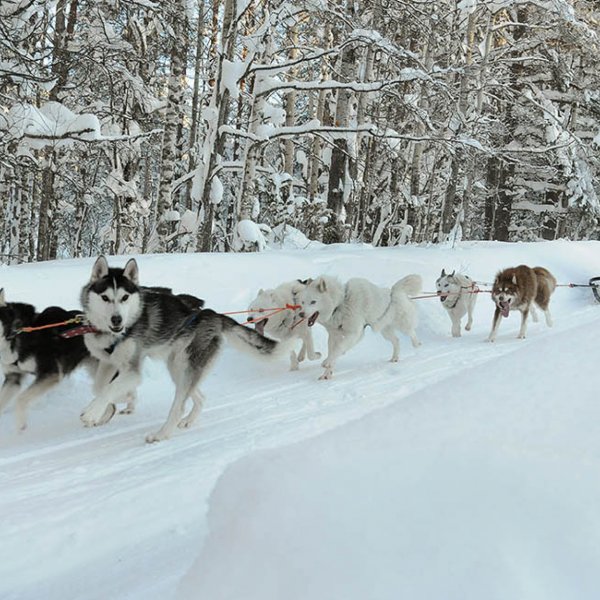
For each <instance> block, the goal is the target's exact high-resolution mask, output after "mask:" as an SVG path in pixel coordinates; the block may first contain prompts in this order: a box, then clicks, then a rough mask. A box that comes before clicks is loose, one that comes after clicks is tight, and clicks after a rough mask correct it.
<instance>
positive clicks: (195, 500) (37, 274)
mask: <svg viewBox="0 0 600 600" xmlns="http://www.w3.org/2000/svg"><path fill="white" fill-rule="evenodd" d="M598 250H600V244H598V243H594V242H586V243H567V242H556V243H545V244H497V243H496V244H494V243H482V244H474V243H466V244H463V245H461V246H459V247H458V248H457V249H455V250H450V249H448V248H444V247H433V248H416V247H403V248H394V249H381V250H375V249H372V248H369V247H360V246H337V247H333V248H332V247H327V248H324V249H321V250H317V251H305V252H268V253H264V254H260V255H183V256H151V257H140V274H141V280H142V283H144V284H153V285H166V286H171V287H173V289H174V290H175V291H177V292H182V291H186V292H190V293H195V294H197V295H199V296H200V297H204V298H205V299H206V301H207V306H210V307H212V308H216V309H218V310H221V311H226V310H240V309H243V308H245V307H246V306H247V304H248V302H249V301H250V299H251V298H253V297H254V295H255V294H256V291H257V290H258V288H260V287H271V286H275V285H277V284H279V283H281V282H283V281H286V280H289V279H290V278H292V277H294V276H297V277H302V278H304V277H307V276H315V275H318V274H319V273H327V274H335V275H338V276H340V278H341V279H347V278H349V277H353V276H367V277H368V278H369V279H371V280H372V281H374V282H375V283H377V284H379V285H391V284H392V283H394V282H395V281H396V280H397V279H399V278H401V277H402V276H404V275H406V274H408V273H411V272H416V273H419V274H421V275H422V276H423V279H424V281H425V289H426V290H431V289H433V288H434V282H435V278H436V277H437V276H438V275H439V271H440V270H441V268H442V267H445V268H446V269H447V270H448V269H452V268H461V267H462V268H464V270H465V271H466V272H467V273H468V274H470V275H472V276H473V277H475V278H476V279H477V278H479V279H480V280H481V279H483V280H488V281H489V280H491V279H493V276H494V273H495V271H496V270H497V269H499V268H502V267H506V266H514V265H516V264H519V263H528V264H531V265H533V264H542V265H543V266H546V267H548V268H549V269H550V270H551V271H553V273H554V274H555V275H556V277H557V278H558V279H559V281H560V282H570V281H575V282H585V281H587V279H589V277H591V276H593V275H595V274H598V273H600V260H599V259H598V258H597V257H598V256H600V253H599V252H598ZM92 262H93V261H92V260H81V261H62V262H56V263H48V264H40V265H23V266H21V267H17V268H5V269H2V275H3V278H2V285H3V286H4V287H5V289H6V291H7V299H8V300H9V301H10V300H20V301H29V302H32V303H35V304H36V305H38V306H39V307H41V306H45V305H48V304H52V303H56V304H61V305H63V306H65V307H68V308H70V307H74V306H77V297H78V293H79V289H80V287H81V286H82V285H83V284H84V283H85V282H86V281H87V279H88V277H89V272H90V270H91V264H92ZM111 262H112V264H124V262H125V260H124V259H123V258H121V259H114V260H113V261H111ZM551 308H552V312H553V315H554V318H555V322H556V326H555V328H553V329H547V328H546V327H545V325H543V324H541V323H538V324H532V325H530V328H529V339H527V340H524V341H517V340H516V339H515V336H516V333H517V331H518V326H519V317H518V316H516V315H515V316H511V317H510V318H509V319H508V320H505V321H504V322H503V323H502V325H501V328H500V331H499V336H498V341H497V342H496V344H488V343H485V342H484V340H485V338H486V337H487V334H488V333H489V328H490V325H491V316H492V312H493V307H492V303H491V302H490V299H489V297H487V296H486V295H482V297H480V298H479V299H478V304H477V308H476V312H475V324H474V329H473V331H472V332H471V333H469V334H466V335H465V336H464V337H462V338H460V339H452V338H451V337H450V336H449V331H450V320H449V318H448V317H447V315H446V314H445V311H444V310H443V309H442V307H441V306H440V304H439V302H438V301H437V300H436V299H432V300H424V301H421V304H419V312H420V317H421V324H420V326H419V328H418V334H419V337H420V338H421V340H422V341H423V346H422V347H421V348H419V349H417V350H414V349H413V348H412V347H411V346H410V343H409V341H408V340H407V339H406V338H402V339H401V360H400V362H399V363H398V364H391V363H388V362H387V360H388V359H389V356H390V354H391V348H390V346H389V344H388V343H387V342H385V341H384V340H383V339H382V338H380V337H379V336H376V335H375V334H372V333H371V332H370V331H367V334H366V335H365V338H364V340H363V341H362V342H361V343H360V344H359V345H358V346H357V347H356V348H354V349H353V350H351V351H350V352H349V353H348V354H347V355H346V356H344V357H342V358H341V359H340V360H339V363H338V369H337V370H336V374H335V378H334V379H333V380H332V381H331V382H319V381H317V377H318V376H319V375H320V373H321V371H322V369H321V367H320V366H319V363H318V362H314V363H303V365H302V367H301V370H300V371H299V372H297V373H290V372H288V370H287V369H288V361H287V359H286V358H283V359H282V360H281V361H280V362H277V363H261V362H257V361H254V360H251V359H249V358H247V357H245V356H242V355H240V354H239V353H237V352H235V351H233V350H231V349H226V350H225V351H224V352H223V354H222V356H221V357H220V358H219V360H218V361H217V365H216V367H215V368H214V370H213V371H212V373H211V374H210V375H209V377H208V378H207V380H206V382H205V384H204V385H203V391H204V392H205V394H206V397H207V400H206V404H205V409H204V411H203V412H202V414H201V415H200V418H199V420H198V425H197V426H195V427H194V428H193V429H191V430H189V431H184V432H178V433H176V435H175V436H174V438H173V439H172V440H170V441H167V442H163V443H161V444H158V445H155V446H148V445H145V444H144V441H143V440H144V435H145V434H146V433H148V432H150V431H153V430H155V429H156V428H157V427H158V426H159V425H160V424H161V423H162V422H163V421H164V419H165V418H166V414H167V411H168V408H169V406H170V403H171V399H172V394H173V390H172V386H171V384H170V381H169V377H168V375H167V373H166V369H165V368H164V366H162V365H161V364H160V363H157V362H152V361H147V362H146V363H145V366H144V376H143V383H142V386H141V388H140V392H139V398H140V399H139V402H138V407H137V411H136V413H135V414H134V415H131V416H120V415H118V416H116V417H115V418H114V419H113V420H112V421H111V422H110V423H109V424H108V425H107V426H105V427H101V428H97V429H91V430H89V429H84V428H83V427H82V425H81V423H80V421H79V414H80V412H81V410H82V409H83V407H84V406H85V405H86V404H87V402H88V401H89V399H90V398H91V389H90V383H89V381H88V379H87V377H86V375H85V374H84V373H83V372H80V373H77V374H76V375H75V376H74V377H73V378H71V379H70V380H67V381H65V382H63V383H62V384H61V386H60V387H59V388H58V389H57V390H56V391H54V392H53V393H51V394H49V395H48V396H47V397H46V398H44V399H43V400H42V401H41V402H39V403H38V404H37V405H35V406H34V407H32V410H31V418H30V427H29V430H28V431H26V432H25V433H24V434H22V435H17V434H16V433H14V421H13V415H12V411H10V410H9V411H8V412H7V413H6V414H4V415H3V416H2V417H1V418H0V486H1V488H0V489H2V493H1V494H0V539H2V544H1V545H0V597H2V598H12V599H19V600H27V599H32V600H33V599H34V598H36V599H37V598H39V594H40V590H41V589H43V590H44V598H45V600H53V599H54V598H56V599H57V600H58V599H60V600H68V599H70V598H73V599H75V598H82V599H83V598H85V599H86V600H90V599H95V598H98V599H101V598H102V599H105V598H108V597H114V598H117V597H118V598H142V597H143V598H150V599H152V598H157V599H158V598H161V599H164V598H171V597H174V594H175V589H176V587H177V581H178V580H179V579H180V578H181V577H182V576H183V575H184V573H186V571H187V570H188V569H189V567H190V565H191V564H192V563H193V561H194V559H195V557H196V555H197V554H198V552H199V550H200V547H201V544H202V540H203V537H204V535H205V533H206V529H205V528H206V506H207V505H206V503H207V499H208V498H209V496H210V493H211V491H212V489H213V488H214V485H215V482H216V481H217V479H218V478H219V476H220V475H221V473H222V472H223V471H224V469H225V468H226V467H227V466H228V465H230V464H231V463H233V462H234V461H236V460H238V459H240V458H241V457H244V456H247V455H248V454H250V453H252V452H253V451H254V450H257V449H267V448H277V447H280V446H286V445H288V444H290V443H293V442H297V441H300V440H303V439H306V438H309V437H313V436H316V435H319V434H321V433H324V432H327V431H329V430H331V429H334V428H336V427H338V426H340V425H342V424H344V423H347V422H349V421H353V420H356V419H360V418H361V417H363V416H365V415H366V414H368V413H371V412H373V411H375V410H377V409H381V408H383V407H385V406H387V405H389V404H391V403H397V402H398V401H401V400H402V399H403V398H407V397H408V396H411V395H413V396H412V397H415V396H414V394H415V393H416V392H418V391H419V390H422V389H424V388H427V387H428V386H431V385H434V384H435V383H437V382H439V381H442V380H444V379H445V378H448V377H453V378H454V377H455V376H456V375H457V374H458V373H460V372H461V371H463V370H465V369H467V368H472V367H473V366H475V365H483V364H485V363H487V362H489V361H494V360H495V359H497V358H499V357H501V356H504V355H507V354H510V353H527V348H528V346H529V344H530V343H531V341H532V339H533V340H536V339H537V340H540V339H544V338H547V339H551V338H552V337H553V336H555V335H557V334H560V333H561V332H565V331H568V330H570V329H571V328H575V327H578V326H580V325H581V324H585V323H590V324H594V325H597V324H598V319H599V318H600V307H598V306H597V305H595V304H594V302H593V299H592V297H591V292H590V291H589V290H585V289H583V290H570V289H561V290H558V291H557V292H556V294H555V297H554V299H553V302H552V304H551ZM315 337H316V343H317V346H318V349H321V350H323V349H324V347H325V334H324V331H323V330H322V329H321V328H319V327H315ZM482 391H483V390H482ZM449 401H450V402H452V399H449Z"/></svg>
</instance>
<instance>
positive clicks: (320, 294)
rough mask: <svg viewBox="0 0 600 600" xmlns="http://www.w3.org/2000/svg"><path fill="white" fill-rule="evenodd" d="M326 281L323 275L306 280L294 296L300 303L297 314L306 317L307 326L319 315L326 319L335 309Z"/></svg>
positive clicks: (310, 325)
mask: <svg viewBox="0 0 600 600" xmlns="http://www.w3.org/2000/svg"><path fill="white" fill-rule="evenodd" d="M329 292H330V290H329V289H328V286H327V281H326V280H325V279H324V278H323V277H319V278H318V279H314V280H311V279H309V280H308V281H307V282H306V285H305V286H304V288H303V289H301V290H300V291H299V292H298V295H297V296H296V298H297V302H298V304H299V305H300V313H299V316H300V317H301V318H303V319H304V318H307V319H308V322H307V324H308V326H309V327H312V326H313V325H314V324H315V323H316V322H317V319H318V318H319V317H321V319H322V320H323V321H328V320H329V319H330V318H331V315H332V314H333V311H334V310H335V306H336V305H335V302H334V300H333V298H332V296H331V294H330V293H329Z"/></svg>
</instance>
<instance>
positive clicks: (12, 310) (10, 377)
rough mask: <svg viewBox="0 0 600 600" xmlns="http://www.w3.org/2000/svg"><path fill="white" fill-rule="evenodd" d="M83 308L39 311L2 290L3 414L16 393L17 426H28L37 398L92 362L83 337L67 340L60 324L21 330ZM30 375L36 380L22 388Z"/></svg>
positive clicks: (69, 315) (0, 403) (68, 316)
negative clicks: (8, 297)
mask: <svg viewBox="0 0 600 600" xmlns="http://www.w3.org/2000/svg"><path fill="white" fill-rule="evenodd" d="M79 313H80V311H73V310H71V311H68V310H65V309H63V308H60V307H58V306H51V307H49V308H46V309H45V310H44V311H42V312H41V313H37V312H36V310H35V308H34V307H33V306H32V305H31V304H22V303H19V302H8V303H7V302H6V300H5V296H4V291H3V290H0V360H1V362H2V370H3V372H4V383H3V384H2V389H1V390H0V413H1V412H2V411H3V410H4V408H6V406H7V405H8V404H9V403H10V401H11V400H12V399H13V398H14V397H15V396H16V403H15V417H16V421H17V427H18V429H20V430H23V429H25V428H26V427H27V409H28V407H29V404H30V403H31V402H33V401H34V400H35V399H37V398H39V397H40V396H42V395H43V394H45V393H46V392H47V391H48V390H50V389H51V388H52V387H54V386H55V385H56V384H57V383H58V382H59V381H60V380H61V379H62V378H63V377H64V376H65V375H68V374H69V373H71V372H72V371H73V370H75V369H76V368H77V367H78V366H79V365H80V364H82V363H84V362H87V363H92V362H95V361H92V360H91V359H90V354H89V352H88V351H87V348H86V347H85V344H84V342H83V339H82V338H81V337H73V338H68V339H65V338H63V337H61V336H60V333H61V332H62V331H64V330H65V327H56V328H50V329H43V330H40V331H33V332H29V333H17V332H18V331H19V330H20V329H21V328H22V327H40V326H42V325H49V324H51V323H60V322H63V321H66V320H68V319H71V318H73V317H74V316H75V315H77V314H79ZM26 375H33V376H34V380H33V382H32V383H31V384H30V385H29V386H28V387H26V388H25V389H24V390H22V391H21V383H22V380H23V378H24V377H25V376H26Z"/></svg>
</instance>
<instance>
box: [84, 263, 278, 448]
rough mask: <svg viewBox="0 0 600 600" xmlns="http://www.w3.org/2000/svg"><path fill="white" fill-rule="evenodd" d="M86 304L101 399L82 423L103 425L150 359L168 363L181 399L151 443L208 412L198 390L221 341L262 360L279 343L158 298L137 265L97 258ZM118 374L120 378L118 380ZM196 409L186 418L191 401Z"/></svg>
mask: <svg viewBox="0 0 600 600" xmlns="http://www.w3.org/2000/svg"><path fill="white" fill-rule="evenodd" d="M81 303H82V306H83V308H84V312H85V315H86V318H87V320H88V321H89V323H90V325H91V326H92V327H93V328H94V329H95V332H93V333H87V334H86V335H85V343H86V346H87V348H88V349H89V351H90V353H91V354H92V356H94V357H96V358H98V359H99V360H100V365H99V367H98V374H97V377H96V386H95V387H96V389H97V390H98V392H97V394H96V397H95V398H94V400H93V401H92V402H91V403H90V404H89V406H88V407H87V408H86V409H85V411H84V412H83V414H82V415H81V418H82V420H83V422H84V424H85V425H86V426H95V425H99V424H101V423H102V420H103V415H104V414H105V411H106V410H107V407H108V406H109V405H110V404H114V403H115V402H116V401H118V398H122V397H124V396H125V395H126V394H128V393H133V392H135V389H136V388H137V386H138V384H139V382H140V368H141V363H142V361H143V359H144V357H146V356H155V357H159V358H161V359H163V360H164V361H165V362H166V364H167V367H168V369H169V373H170V374H171V378H172V379H173V382H174V383H175V388H176V389H175V398H174V400H173V405H172V407H171V410H170V412H169V417H168V419H167V421H166V422H165V424H164V425H163V426H162V427H161V428H160V430H159V431H157V432H156V433H154V434H151V435H148V436H147V437H146V440H147V441H148V442H157V441H160V440H164V439H166V438H168V437H169V436H170V435H171V434H172V433H173V431H174V430H175V428H176V427H177V426H179V427H182V428H184V427H189V426H190V425H191V424H192V423H193V422H194V420H195V418H196V417H197V415H198V413H199V412H200V409H201V407H202V401H203V396H202V394H201V393H200V391H199V390H198V389H197V388H198V385H199V384H200V381H201V379H202V377H203V376H204V375H205V374H206V372H207V371H208V368H209V367H210V366H211V364H212V362H213V361H214V359H215V358H216V356H217V353H218V350H219V348H220V346H221V345H222V341H223V338H224V337H225V338H226V339H227V340H228V341H230V342H232V343H234V344H236V346H238V347H240V349H243V350H249V351H252V352H254V353H255V354H258V355H269V354H272V353H273V351H274V350H275V348H276V347H277V342H275V341H273V340H270V339H269V338H266V337H264V336H262V335H260V334H259V333H258V332H256V331H254V330H252V329H248V328H246V327H243V326H242V325H240V324H239V323H237V322H236V321H234V320H233V319H230V318H229V317H226V316H225V315H221V314H218V313H216V312H214V311H212V310H207V309H194V308H193V307H191V306H190V305H189V303H186V302H185V300H184V299H182V298H179V297H177V296H173V295H169V294H164V293H157V292H155V291H153V290H152V289H150V288H143V287H140V286H139V284H138V266H137V263H136V261H135V260H134V259H130V260H129V261H128V262H127V264H126V265H125V268H124V269H114V268H112V269H111V268H109V267H108V263H107V262H106V259H105V258H104V257H103V256H101V257H99V258H98V260H97V261H96V263H95V264H94V267H93V269H92V277H91V280H90V282H89V283H88V284H87V285H85V286H84V287H83V289H82V291H81ZM117 371H118V373H117V374H116V375H115V373H116V372H117ZM189 397H191V399H192V401H193V406H192V408H191V410H190V411H189V413H188V414H187V415H186V416H185V417H184V416H183V411H184V406H185V402H186V400H187V399H188V398H189Z"/></svg>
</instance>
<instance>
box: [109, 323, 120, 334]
mask: <svg viewBox="0 0 600 600" xmlns="http://www.w3.org/2000/svg"><path fill="white" fill-rule="evenodd" d="M109 329H110V330H111V331H112V332H113V333H121V331H123V326H122V325H119V326H118V327H116V326H114V325H111V326H110V327H109Z"/></svg>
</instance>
